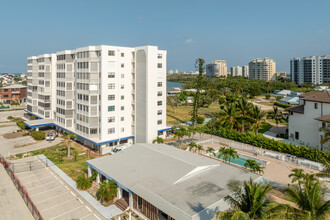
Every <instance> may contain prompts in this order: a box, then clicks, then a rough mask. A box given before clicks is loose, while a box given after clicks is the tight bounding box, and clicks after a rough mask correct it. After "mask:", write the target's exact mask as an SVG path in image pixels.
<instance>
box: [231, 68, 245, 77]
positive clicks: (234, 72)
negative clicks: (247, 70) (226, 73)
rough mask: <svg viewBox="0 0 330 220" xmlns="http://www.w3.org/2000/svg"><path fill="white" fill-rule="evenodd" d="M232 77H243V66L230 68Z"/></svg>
mask: <svg viewBox="0 0 330 220" xmlns="http://www.w3.org/2000/svg"><path fill="white" fill-rule="evenodd" d="M230 75H231V76H243V70H242V67H241V66H233V67H231V68H230Z"/></svg>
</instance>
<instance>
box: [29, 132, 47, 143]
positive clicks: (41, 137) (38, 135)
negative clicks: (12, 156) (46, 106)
mask: <svg viewBox="0 0 330 220" xmlns="http://www.w3.org/2000/svg"><path fill="white" fill-rule="evenodd" d="M31 136H32V137H33V138H34V139H35V140H37V141H40V140H45V138H46V135H45V132H43V131H31Z"/></svg>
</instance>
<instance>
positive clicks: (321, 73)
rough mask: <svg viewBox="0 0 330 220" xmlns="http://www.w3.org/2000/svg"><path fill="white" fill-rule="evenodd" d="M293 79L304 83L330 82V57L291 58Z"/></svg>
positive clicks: (298, 82)
mask: <svg viewBox="0 0 330 220" xmlns="http://www.w3.org/2000/svg"><path fill="white" fill-rule="evenodd" d="M290 73H291V81H293V82H295V83H297V84H298V85H300V84H302V83H314V84H322V83H330V57H329V56H311V57H303V58H293V59H291V60H290Z"/></svg>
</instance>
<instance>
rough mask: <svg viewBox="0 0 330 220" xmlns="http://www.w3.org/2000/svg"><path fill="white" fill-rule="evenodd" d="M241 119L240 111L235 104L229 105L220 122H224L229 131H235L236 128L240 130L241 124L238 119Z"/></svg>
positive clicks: (220, 115)
mask: <svg viewBox="0 0 330 220" xmlns="http://www.w3.org/2000/svg"><path fill="white" fill-rule="evenodd" d="M239 117H240V113H239V111H237V109H236V106H235V104H233V103H231V104H228V106H226V107H225V108H224V109H223V110H222V111H221V112H220V113H219V121H220V122H222V124H223V126H224V127H229V130H233V128H234V127H236V128H239V127H240V126H241V124H240V123H239V121H238V119H239Z"/></svg>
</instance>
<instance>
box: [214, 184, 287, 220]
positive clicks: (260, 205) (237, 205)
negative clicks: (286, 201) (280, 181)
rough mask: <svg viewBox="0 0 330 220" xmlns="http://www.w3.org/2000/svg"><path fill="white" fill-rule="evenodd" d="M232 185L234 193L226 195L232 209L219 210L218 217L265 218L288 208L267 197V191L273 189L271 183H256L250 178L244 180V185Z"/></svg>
mask: <svg viewBox="0 0 330 220" xmlns="http://www.w3.org/2000/svg"><path fill="white" fill-rule="evenodd" d="M230 187H231V188H232V190H233V193H232V194H231V195H229V196H226V197H225V201H227V202H228V203H230V204H231V205H232V210H231V211H224V212H218V213H217V217H218V219H237V220H239V219H265V218H270V217H273V216H275V215H277V214H278V213H279V211H280V210H282V209H284V208H286V206H284V205H279V204H277V203H275V202H273V201H270V200H268V199H267V193H268V192H269V191H270V190H271V189H272V187H271V186H270V185H261V184H258V183H254V182H253V181H252V179H250V180H249V181H244V183H243V187H240V186H238V185H235V184H231V185H230Z"/></svg>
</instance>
